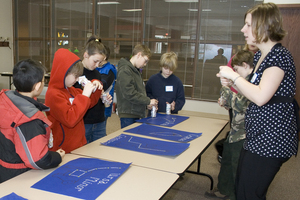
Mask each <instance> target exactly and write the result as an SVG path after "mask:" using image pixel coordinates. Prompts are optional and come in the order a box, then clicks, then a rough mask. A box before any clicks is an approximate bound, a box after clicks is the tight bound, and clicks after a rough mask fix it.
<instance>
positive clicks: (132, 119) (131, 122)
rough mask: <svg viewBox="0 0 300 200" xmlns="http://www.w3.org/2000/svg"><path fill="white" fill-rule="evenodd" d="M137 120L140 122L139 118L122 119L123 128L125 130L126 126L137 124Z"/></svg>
mask: <svg viewBox="0 0 300 200" xmlns="http://www.w3.org/2000/svg"><path fill="white" fill-rule="evenodd" d="M136 120H139V118H120V122H121V128H125V127H126V126H129V125H131V124H133V123H135V121H136Z"/></svg>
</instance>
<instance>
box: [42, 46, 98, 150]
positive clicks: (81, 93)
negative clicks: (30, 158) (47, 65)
mask: <svg viewBox="0 0 300 200" xmlns="http://www.w3.org/2000/svg"><path fill="white" fill-rule="evenodd" d="M82 73H83V65H82V62H81V60H80V58H79V57H78V56H77V55H75V54H74V53H72V52H70V51H69V50H68V49H58V50H57V51H56V52H55V55H54V60H53V65H52V70H51V76H50V81H49V84H48V90H47V92H46V98H45V104H46V105H47V106H49V107H50V111H47V112H46V114H47V116H48V118H49V120H50V121H51V122H52V126H51V129H52V133H53V147H52V148H51V150H54V151H55V150H57V149H59V148H62V149H64V150H65V151H66V153H69V152H71V151H73V150H75V149H77V148H79V147H81V146H83V145H85V144H86V143H87V141H86V138H85V127H84V121H83V116H84V115H85V113H86V112H87V110H88V109H89V108H92V107H93V106H94V105H96V104H97V102H98V101H99V98H100V95H101V91H102V85H101V84H100V82H99V81H98V80H93V81H92V82H87V83H86V84H85V85H84V88H83V90H82V89H80V88H75V87H73V85H74V84H75V83H76V82H77V81H78V80H79V76H81V75H82ZM96 88H97V90H96V91H95V92H93V91H94V89H96Z"/></svg>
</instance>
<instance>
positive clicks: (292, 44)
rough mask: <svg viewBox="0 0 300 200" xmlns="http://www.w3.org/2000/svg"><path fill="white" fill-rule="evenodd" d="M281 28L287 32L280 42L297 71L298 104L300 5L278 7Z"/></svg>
mask: <svg viewBox="0 0 300 200" xmlns="http://www.w3.org/2000/svg"><path fill="white" fill-rule="evenodd" d="M278 7H279V8H280V11H281V14H282V18H283V27H284V29H285V30H286V31H287V32H288V34H287V35H286V36H285V38H284V39H283V40H282V44H283V46H285V47H286V48H287V49H288V50H289V51H290V52H291V53H292V55H293V57H294V62H295V65H296V71H297V90H296V99H297V101H298V103H300V4H292V5H279V6H278Z"/></svg>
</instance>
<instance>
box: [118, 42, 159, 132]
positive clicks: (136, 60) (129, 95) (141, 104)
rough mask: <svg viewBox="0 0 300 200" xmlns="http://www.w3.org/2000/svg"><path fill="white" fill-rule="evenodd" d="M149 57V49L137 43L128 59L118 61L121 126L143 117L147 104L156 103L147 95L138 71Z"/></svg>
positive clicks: (149, 105)
mask: <svg viewBox="0 0 300 200" xmlns="http://www.w3.org/2000/svg"><path fill="white" fill-rule="evenodd" d="M150 57H151V51H150V49H149V48H148V47H147V46H145V45H140V44H138V45H136V46H135V47H134V49H133V52H132V57H131V58H130V60H127V59H125V58H121V60H120V61H119V63H118V74H117V77H118V80H117V83H116V95H117V103H118V115H119V117H120V121H121V128H124V127H126V126H128V125H130V124H133V123H134V122H135V121H136V120H138V119H140V118H144V117H145V116H146V107H147V106H148V108H151V107H152V106H156V105H157V100H156V99H150V98H149V97H147V95H146V90H145V86H144V84H143V79H142V76H141V73H140V71H139V69H141V68H143V67H144V66H145V65H146V64H147V63H148V61H149V59H150Z"/></svg>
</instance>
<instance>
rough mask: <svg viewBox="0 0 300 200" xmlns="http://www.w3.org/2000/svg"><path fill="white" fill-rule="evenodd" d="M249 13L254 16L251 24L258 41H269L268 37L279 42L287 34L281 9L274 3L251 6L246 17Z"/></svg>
mask: <svg viewBox="0 0 300 200" xmlns="http://www.w3.org/2000/svg"><path fill="white" fill-rule="evenodd" d="M247 14H251V16H252V22H251V26H252V32H253V36H254V37H255V39H256V43H261V42H267V41H268V39H270V40H271V41H273V42H278V41H280V40H282V39H283V38H284V36H285V35H286V31H284V30H283V28H282V17H281V14H280V11H279V9H278V7H277V6H276V5H275V4H274V3H262V4H258V5H256V6H254V7H253V8H250V9H249V10H248V11H247V12H246V14H245V19H246V16H247Z"/></svg>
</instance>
